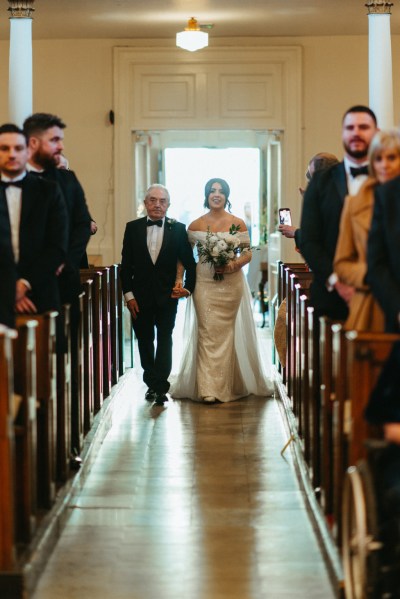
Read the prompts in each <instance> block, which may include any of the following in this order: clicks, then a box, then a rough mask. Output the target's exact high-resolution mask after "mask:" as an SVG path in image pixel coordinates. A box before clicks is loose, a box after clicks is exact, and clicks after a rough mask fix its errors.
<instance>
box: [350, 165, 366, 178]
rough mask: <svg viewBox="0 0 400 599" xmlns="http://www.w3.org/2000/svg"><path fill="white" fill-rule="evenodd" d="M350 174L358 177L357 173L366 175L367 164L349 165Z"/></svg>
mask: <svg viewBox="0 0 400 599" xmlns="http://www.w3.org/2000/svg"><path fill="white" fill-rule="evenodd" d="M350 174H351V176H352V177H358V176H359V175H368V166H351V167H350Z"/></svg>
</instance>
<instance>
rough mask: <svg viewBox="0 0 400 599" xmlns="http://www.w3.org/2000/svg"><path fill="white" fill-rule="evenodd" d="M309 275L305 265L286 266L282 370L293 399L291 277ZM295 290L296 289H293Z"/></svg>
mask: <svg viewBox="0 0 400 599" xmlns="http://www.w3.org/2000/svg"><path fill="white" fill-rule="evenodd" d="M304 272H307V273H308V268H307V267H306V265H305V264H301V263H300V264H295V265H287V264H286V265H285V266H284V277H285V283H284V285H283V291H282V293H283V294H284V297H286V367H285V368H283V369H282V380H283V383H286V385H287V391H288V396H289V398H291V396H292V382H293V378H291V377H292V375H293V372H292V364H293V351H294V350H293V343H294V341H295V339H294V336H293V335H294V331H293V332H292V330H291V325H292V324H293V323H291V318H292V314H293V311H292V304H293V301H294V297H293V293H292V291H291V276H292V275H295V274H297V273H304ZM293 290H294V288H293Z"/></svg>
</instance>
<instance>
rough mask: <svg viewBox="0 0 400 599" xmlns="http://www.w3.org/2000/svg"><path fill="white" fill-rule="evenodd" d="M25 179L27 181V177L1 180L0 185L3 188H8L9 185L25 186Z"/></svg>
mask: <svg viewBox="0 0 400 599" xmlns="http://www.w3.org/2000/svg"><path fill="white" fill-rule="evenodd" d="M24 181H25V177H24V178H23V179H20V180H19V181H0V185H1V187H2V188H3V189H7V187H10V186H13V187H21V189H22V187H23V185H24Z"/></svg>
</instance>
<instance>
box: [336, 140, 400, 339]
mask: <svg viewBox="0 0 400 599" xmlns="http://www.w3.org/2000/svg"><path fill="white" fill-rule="evenodd" d="M368 156H369V174H370V176H369V177H368V179H367V180H366V181H365V183H363V185H362V186H361V189H360V190H359V192H358V194H357V195H355V196H348V197H347V198H346V200H345V204H344V208H343V212H342V217H341V221H340V231H339V238H338V243H337V246H336V254H335V259H334V263H333V266H334V271H335V272H336V273H337V275H338V277H339V280H340V281H341V282H342V283H345V284H346V285H351V286H352V287H354V288H355V293H354V295H353V297H352V298H351V300H350V304H349V316H348V318H347V320H346V322H345V327H346V328H347V329H355V330H357V331H371V332H383V331H384V328H385V325H384V315H383V312H382V310H381V308H380V306H379V305H378V303H377V301H376V300H375V298H374V296H373V295H372V293H371V290H370V288H369V286H368V284H367V282H366V274H367V241H368V234H369V230H370V226H371V219H372V212H373V208H374V191H375V189H376V188H377V186H378V185H379V184H382V183H386V182H387V181H390V180H391V179H393V178H394V177H398V176H399V175H400V132H399V130H398V129H394V130H392V131H379V132H378V133H377V134H376V135H375V137H374V138H373V140H372V142H371V145H370V147H369V154H368Z"/></svg>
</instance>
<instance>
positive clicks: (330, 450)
mask: <svg viewBox="0 0 400 599" xmlns="http://www.w3.org/2000/svg"><path fill="white" fill-rule="evenodd" d="M334 324H335V323H334V321H332V320H331V319H330V318H327V317H326V316H323V317H320V319H319V330H320V336H319V354H320V418H321V420H320V437H321V440H320V445H321V474H320V480H321V505H322V508H323V510H324V513H325V515H326V516H327V517H328V518H329V519H330V521H332V515H333V501H334V500H333V494H334V432H333V405H334V401H335V393H334V389H335V384H337V381H336V383H335V382H334V377H333V373H334V367H333V331H332V327H333V326H334ZM335 366H336V365H335Z"/></svg>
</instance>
